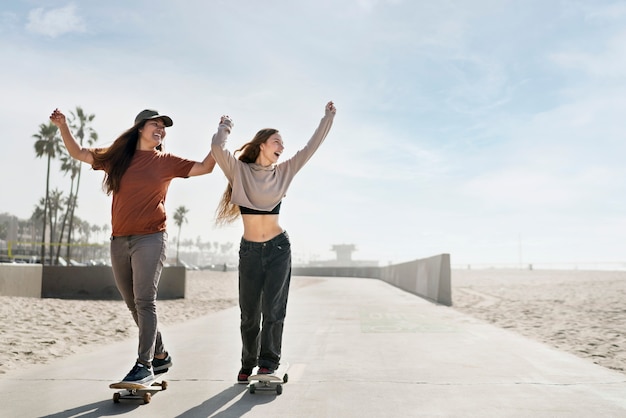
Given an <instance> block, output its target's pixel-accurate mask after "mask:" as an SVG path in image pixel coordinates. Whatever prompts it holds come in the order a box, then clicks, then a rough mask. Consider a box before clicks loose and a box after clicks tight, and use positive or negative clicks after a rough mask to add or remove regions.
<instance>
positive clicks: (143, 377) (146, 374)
mask: <svg viewBox="0 0 626 418" xmlns="http://www.w3.org/2000/svg"><path fill="white" fill-rule="evenodd" d="M153 380H154V373H153V372H152V367H147V366H144V365H143V364H141V363H139V362H137V363H135V366H134V367H133V368H132V370H131V371H130V372H128V374H127V375H126V377H125V378H124V379H123V380H122V382H125V383H137V384H140V385H146V383H150V382H152V381H153Z"/></svg>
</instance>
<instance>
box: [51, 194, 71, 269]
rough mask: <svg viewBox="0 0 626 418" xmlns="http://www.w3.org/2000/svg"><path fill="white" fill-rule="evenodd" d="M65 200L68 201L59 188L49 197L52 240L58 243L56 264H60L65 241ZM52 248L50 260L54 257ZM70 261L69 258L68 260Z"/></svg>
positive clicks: (55, 257)
mask: <svg viewBox="0 0 626 418" xmlns="http://www.w3.org/2000/svg"><path fill="white" fill-rule="evenodd" d="M64 202H67V199H64V198H63V192H62V191H60V190H59V189H54V190H53V191H52V193H50V197H49V198H48V214H49V215H48V220H49V221H50V242H51V243H56V244H57V247H56V249H57V251H56V255H55V256H54V264H55V265H58V264H59V257H60V255H61V254H60V251H61V245H60V244H61V242H62V241H63V232H64V231H63V226H64V225H65V220H64V219H63V218H65V217H66V212H65V205H64ZM59 223H60V224H61V231H60V232H59ZM52 254H53V252H52V248H51V249H50V260H51V261H52V257H53V255H52ZM68 261H69V260H68Z"/></svg>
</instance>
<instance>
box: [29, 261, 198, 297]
mask: <svg viewBox="0 0 626 418" xmlns="http://www.w3.org/2000/svg"><path fill="white" fill-rule="evenodd" d="M185 287H186V270H185V268H184V267H182V266H173V267H164V268H163V273H162V274H161V281H160V282H159V290H158V299H181V298H184V297H185ZM41 297H44V298H59V299H97V300H121V299H122V297H121V295H120V293H119V291H118V290H117V286H116V285H115V279H114V278H113V271H112V270H111V267H109V266H69V267H64V266H43V277H42V282H41Z"/></svg>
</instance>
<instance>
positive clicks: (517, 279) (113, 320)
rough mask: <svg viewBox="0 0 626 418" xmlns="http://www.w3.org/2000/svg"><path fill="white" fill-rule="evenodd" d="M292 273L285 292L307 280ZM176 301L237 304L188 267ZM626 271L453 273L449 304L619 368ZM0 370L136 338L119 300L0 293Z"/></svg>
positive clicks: (207, 309) (201, 311) (198, 307)
mask: <svg viewBox="0 0 626 418" xmlns="http://www.w3.org/2000/svg"><path fill="white" fill-rule="evenodd" d="M318 280H320V279H316V278H311V277H306V278H305V277H294V278H293V280H292V289H296V288H298V287H301V286H307V285H313V284H315V283H316V282H317V281H318ZM186 285H187V291H186V298H185V299H176V300H160V301H158V302H157V309H158V315H159V321H160V323H161V324H164V325H170V324H175V323H179V322H182V321H186V320H189V319H193V318H197V317H200V316H203V315H207V314H209V313H211V312H215V311H218V310H221V309H226V308H230V307H233V306H236V305H237V272H236V271H230V272H216V271H188V272H187V283H186ZM625 297H626V272H609V271H578V270H572V271H557V270H542V271H538V270H537V271H533V270H498V269H484V270H453V271H452V300H453V306H452V307H451V309H455V310H458V311H460V312H462V313H464V314H467V315H470V316H473V317H475V318H478V319H481V320H484V321H486V322H489V323H492V324H494V325H495V326H498V327H501V328H506V329H509V330H511V331H513V332H517V333H519V334H521V335H524V336H526V337H528V338H531V339H534V340H537V341H540V342H543V343H545V344H547V345H550V346H552V347H554V348H556V349H558V350H562V351H566V352H569V353H572V354H574V355H577V356H580V357H583V358H587V359H589V360H591V361H593V362H594V363H597V364H599V365H601V366H603V367H607V368H610V369H614V370H617V371H619V372H622V373H626V352H625V350H624V349H625V348H626V332H625V331H624V330H625V327H626V305H625V304H624V300H625ZM0 317H1V318H3V320H2V321H0V375H2V374H6V373H9V372H10V371H12V370H16V369H21V368H23V367H29V366H32V365H37V364H47V363H51V362H53V361H54V360H55V359H58V358H61V357H66V356H71V355H72V354H75V353H78V352H81V351H82V350H88V349H91V348H93V347H95V346H99V345H106V344H109V343H111V342H113V341H118V340H124V339H128V338H131V337H132V338H136V335H137V331H136V326H135V324H134V322H133V321H132V318H131V316H130V313H129V311H128V309H127V308H126V306H125V305H124V303H123V302H122V301H121V300H118V301H93V300H67V299H38V298H24V297H9V296H0Z"/></svg>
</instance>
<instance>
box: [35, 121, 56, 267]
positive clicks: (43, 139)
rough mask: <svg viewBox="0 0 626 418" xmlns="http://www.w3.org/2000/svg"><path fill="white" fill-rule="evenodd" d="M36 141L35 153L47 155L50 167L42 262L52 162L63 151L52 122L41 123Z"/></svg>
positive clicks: (47, 175)
mask: <svg viewBox="0 0 626 418" xmlns="http://www.w3.org/2000/svg"><path fill="white" fill-rule="evenodd" d="M33 137H34V138H36V139H37V140H36V141H35V154H36V155H37V158H42V157H44V156H45V157H47V160H48V167H47V170H46V197H45V200H44V205H43V216H42V219H43V230H42V238H41V262H42V264H43V263H44V262H45V261H44V260H45V259H46V219H47V211H48V205H49V197H50V162H51V161H52V159H53V158H56V156H57V154H59V153H61V138H60V137H59V135H58V129H57V127H56V126H54V125H53V124H52V123H51V122H48V123H47V124H46V123H42V124H41V125H39V132H38V133H36V134H34V135H33Z"/></svg>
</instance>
